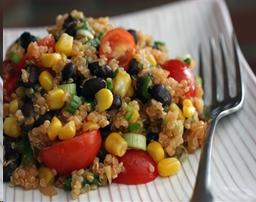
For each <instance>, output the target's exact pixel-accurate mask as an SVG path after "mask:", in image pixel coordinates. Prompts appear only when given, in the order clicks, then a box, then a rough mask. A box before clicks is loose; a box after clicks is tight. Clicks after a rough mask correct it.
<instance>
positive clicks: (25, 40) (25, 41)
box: [20, 32, 36, 50]
mask: <svg viewBox="0 0 256 202" xmlns="http://www.w3.org/2000/svg"><path fill="white" fill-rule="evenodd" d="M32 41H36V37H35V36H33V35H31V34H30V33H29V32H23V34H22V35H21V36H20V45H21V47H22V48H24V49H25V50H27V47H28V45H29V44H30V42H32Z"/></svg>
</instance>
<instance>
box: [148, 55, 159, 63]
mask: <svg viewBox="0 0 256 202" xmlns="http://www.w3.org/2000/svg"><path fill="white" fill-rule="evenodd" d="M147 60H148V62H149V63H150V64H151V65H152V66H156V65H157V62H156V59H155V57H154V56H153V55H152V54H149V55H148V56H147Z"/></svg>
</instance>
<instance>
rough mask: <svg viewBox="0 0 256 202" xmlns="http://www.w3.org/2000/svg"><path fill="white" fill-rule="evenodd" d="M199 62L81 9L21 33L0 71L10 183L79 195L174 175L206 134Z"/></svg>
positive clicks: (44, 191) (5, 168)
mask: <svg viewBox="0 0 256 202" xmlns="http://www.w3.org/2000/svg"><path fill="white" fill-rule="evenodd" d="M194 66H195V61H194V60H193V58H192V57H191V56H190V55H188V54H187V55H184V56H180V57H177V58H173V57H169V56H168V54H167V48H166V46H165V43H164V42H161V41H157V40H153V38H152V37H151V36H150V35H147V34H145V33H143V32H142V31H139V30H134V29H127V28H122V27H116V26H114V25H112V24H110V22H109V19H108V18H107V17H100V18H91V17H86V16H84V14H83V13H82V12H80V11H77V10H73V11H71V12H70V13H66V14H63V15H59V16H57V18H56V24H55V25H54V26H52V27H49V28H48V35H46V36H45V37H42V38H39V37H37V36H34V35H33V33H29V32H24V33H22V34H21V36H20V37H19V38H18V39H17V40H16V41H15V42H14V43H13V44H12V45H11V46H10V47H9V48H8V50H7V54H6V58H5V60H4V62H3V69H2V78H3V83H4V85H3V94H4V96H3V98H4V104H3V112H4V117H3V134H4V162H3V179H4V182H10V186H19V187H23V188H24V189H26V190H29V189H39V190H40V192H41V193H42V194H44V195H47V196H53V195H55V194H57V189H56V188H61V189H64V190H65V191H68V192H70V194H71V197H72V198H73V199H76V198H78V197H79V195H80V194H83V193H86V192H89V191H91V190H95V189H97V188H98V187H100V186H111V183H119V184H128V185H130V184H133V185H134V184H144V183H148V182H150V181H152V180H154V179H155V178H156V177H169V176H173V175H176V174H177V173H178V172H179V171H180V170H181V163H182V162H183V161H184V160H185V159H186V155H187V154H188V153H193V152H194V151H195V150H196V149H198V148H199V147H201V146H202V145H203V142H204V139H205V135H206V130H207V121H205V120H204V119H203V118H202V117H203V112H204V103H203V100H202V96H203V89H202V85H201V82H202V81H201V80H200V78H199V77H197V76H195V75H194V73H193V68H194Z"/></svg>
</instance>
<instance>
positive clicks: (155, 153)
mask: <svg viewBox="0 0 256 202" xmlns="http://www.w3.org/2000/svg"><path fill="white" fill-rule="evenodd" d="M147 152H148V153H149V155H150V156H151V157H152V159H153V160H154V161H155V162H156V163H158V162H159V161H161V160H162V159H164V149H163V147H162V145H161V144H160V143H159V142H157V141H152V142H150V143H149V144H148V146H147Z"/></svg>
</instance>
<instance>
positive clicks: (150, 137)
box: [146, 132, 159, 144]
mask: <svg viewBox="0 0 256 202" xmlns="http://www.w3.org/2000/svg"><path fill="white" fill-rule="evenodd" d="M146 137H147V144H149V143H150V142H151V141H153V140H154V141H158V138H159V135H158V134H157V133H153V132H149V133H147V135H146Z"/></svg>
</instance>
